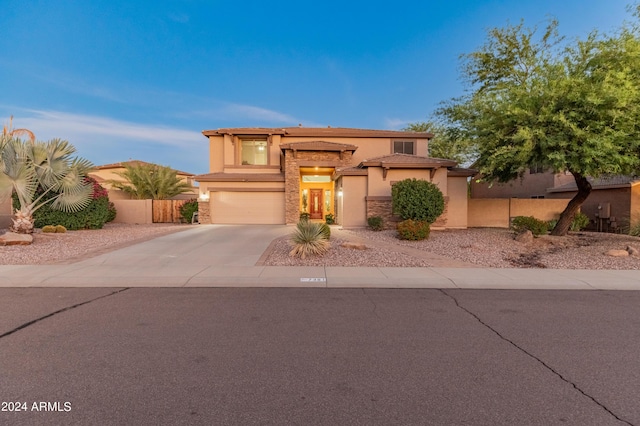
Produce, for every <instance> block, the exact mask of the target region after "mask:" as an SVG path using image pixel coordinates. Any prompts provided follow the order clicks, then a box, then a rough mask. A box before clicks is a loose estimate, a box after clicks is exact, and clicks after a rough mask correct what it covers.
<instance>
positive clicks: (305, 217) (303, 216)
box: [300, 212, 311, 222]
mask: <svg viewBox="0 0 640 426" xmlns="http://www.w3.org/2000/svg"><path fill="white" fill-rule="evenodd" d="M310 216H311V215H310V214H309V213H307V212H302V213H300V221H301V222H308V221H309V217H310Z"/></svg>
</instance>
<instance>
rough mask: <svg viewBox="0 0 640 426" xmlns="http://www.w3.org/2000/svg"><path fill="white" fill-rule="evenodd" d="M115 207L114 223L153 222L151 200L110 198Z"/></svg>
mask: <svg viewBox="0 0 640 426" xmlns="http://www.w3.org/2000/svg"><path fill="white" fill-rule="evenodd" d="M112 202H113V204H114V205H115V207H116V218H115V220H114V221H113V222H114V223H135V224H147V223H153V205H152V201H151V200H112Z"/></svg>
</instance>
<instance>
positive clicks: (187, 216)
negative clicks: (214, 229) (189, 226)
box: [180, 198, 198, 223]
mask: <svg viewBox="0 0 640 426" xmlns="http://www.w3.org/2000/svg"><path fill="white" fill-rule="evenodd" d="M197 211H198V200H196V199H195V198H194V199H191V200H189V201H187V202H186V203H184V204H183V205H181V206H180V216H181V217H182V220H184V221H185V222H186V223H191V221H192V220H193V214H194V213H195V212H197Z"/></svg>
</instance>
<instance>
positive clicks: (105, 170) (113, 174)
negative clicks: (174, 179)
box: [89, 160, 198, 200]
mask: <svg viewBox="0 0 640 426" xmlns="http://www.w3.org/2000/svg"><path fill="white" fill-rule="evenodd" d="M149 164H153V163H147V162H145V161H140V160H129V161H123V162H121V163H113V164H105V165H103V166H96V167H95V169H94V170H93V171H92V172H91V173H89V176H91V177H93V178H94V179H96V180H97V181H98V183H99V184H100V185H102V186H103V187H104V188H105V189H107V190H108V191H109V199H110V200H129V199H131V197H130V196H129V194H127V193H125V192H124V191H120V190H118V189H113V188H112V187H111V185H110V184H109V181H110V180H116V181H122V182H124V181H125V179H124V178H123V177H122V176H119V175H118V174H117V173H122V172H124V171H125V170H126V169H125V166H136V165H149ZM175 172H176V175H177V176H178V177H179V178H180V179H181V180H183V181H185V182H187V183H188V184H189V185H191V187H192V190H191V191H190V192H187V193H184V194H180V195H177V196H175V197H173V198H172V199H174V200H189V199H192V198H197V197H198V187H197V186H194V177H195V175H194V174H193V173H187V172H182V171H180V170H176V171H175Z"/></svg>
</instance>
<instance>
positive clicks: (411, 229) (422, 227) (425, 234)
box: [396, 219, 431, 241]
mask: <svg viewBox="0 0 640 426" xmlns="http://www.w3.org/2000/svg"><path fill="white" fill-rule="evenodd" d="M396 229H397V230H398V237H399V238H400V239H401V240H412V241H418V240H424V239H427V238H429V234H430V232H431V227H430V225H429V222H427V221H426V220H412V219H407V220H404V221H402V222H400V223H398V225H397V228H396Z"/></svg>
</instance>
